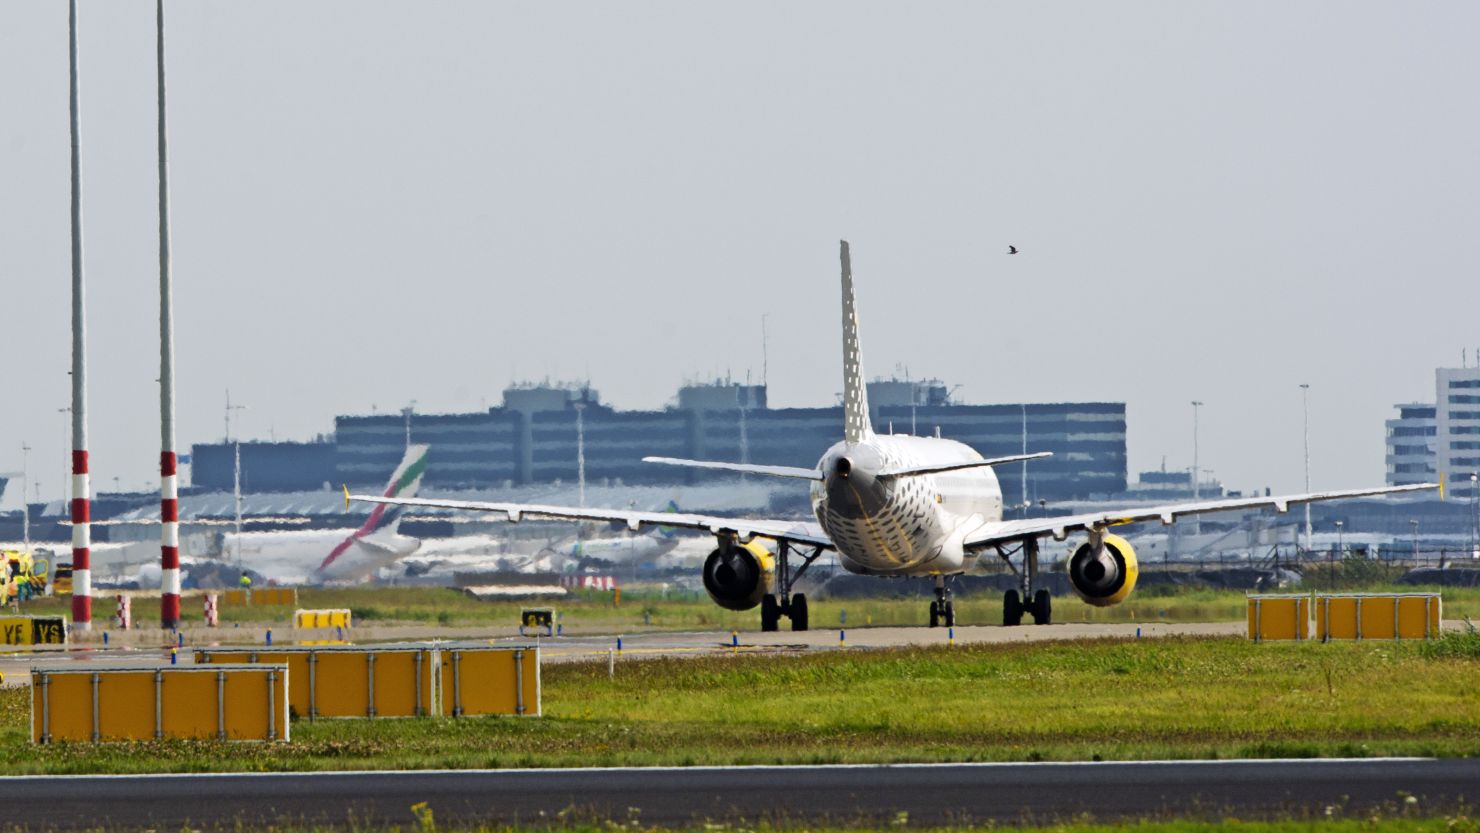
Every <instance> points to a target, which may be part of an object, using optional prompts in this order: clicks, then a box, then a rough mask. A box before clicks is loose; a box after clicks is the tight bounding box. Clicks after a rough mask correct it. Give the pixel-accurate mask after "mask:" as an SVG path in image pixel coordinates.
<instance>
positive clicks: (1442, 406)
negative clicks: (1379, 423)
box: [1386, 367, 1480, 498]
mask: <svg viewBox="0 0 1480 833" xmlns="http://www.w3.org/2000/svg"><path fill="white" fill-rule="evenodd" d="M1434 388H1435V398H1434V401H1433V402H1432V403H1425V402H1420V403H1406V404H1400V405H1396V406H1394V407H1396V408H1397V409H1398V418H1397V419H1390V420H1388V421H1387V425H1386V427H1387V432H1386V434H1387V449H1386V451H1387V455H1386V457H1387V482H1388V485H1391V486H1405V485H1408V484H1411V483H1432V482H1434V481H1435V480H1437V479H1438V478H1440V477H1442V478H1443V479H1444V481H1445V483H1447V484H1448V489H1449V493H1450V494H1451V495H1453V496H1455V497H1462V498H1469V497H1471V496H1472V493H1473V492H1474V491H1475V489H1476V486H1475V485H1474V484H1475V478H1476V476H1477V474H1480V368H1475V367H1463V368H1453V367H1441V368H1438V369H1436V370H1435V371H1434Z"/></svg>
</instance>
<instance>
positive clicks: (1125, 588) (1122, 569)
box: [1069, 535, 1140, 607]
mask: <svg viewBox="0 0 1480 833" xmlns="http://www.w3.org/2000/svg"><path fill="white" fill-rule="evenodd" d="M1139 573H1140V568H1139V566H1138V565H1137V564H1136V551H1135V550H1133V549H1131V545H1130V542H1129V541H1127V540H1125V539H1124V538H1122V537H1120V536H1119V535H1106V536H1105V539H1104V544H1103V545H1102V546H1101V547H1100V548H1099V549H1098V550H1097V549H1096V548H1095V546H1094V545H1093V544H1091V543H1088V542H1086V543H1085V544H1083V545H1081V546H1080V547H1079V549H1077V550H1075V551H1074V555H1073V556H1071V557H1070V558H1069V584H1070V585H1072V586H1073V587H1074V592H1075V593H1078V594H1079V598H1081V599H1083V600H1084V602H1085V604H1091V605H1094V606H1095V607H1109V606H1110V605H1113V604H1120V603H1121V602H1123V601H1125V597H1126V596H1129V595H1130V594H1131V590H1132V589H1134V588H1135V586H1136V576H1137V575H1138V574H1139Z"/></svg>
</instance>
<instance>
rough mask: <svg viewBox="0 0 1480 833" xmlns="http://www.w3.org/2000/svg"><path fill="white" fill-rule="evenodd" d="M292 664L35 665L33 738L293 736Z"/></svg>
mask: <svg viewBox="0 0 1480 833" xmlns="http://www.w3.org/2000/svg"><path fill="white" fill-rule="evenodd" d="M289 673H290V672H289V669H288V667H287V666H286V665H212V666H206V667H193V666H162V667H159V668H138V667H126V668H116V667H115V668H108V667H101V666H100V667H94V668H85V669H74V668H59V669H47V668H33V669H32V670H31V740H32V742H33V743H50V742H52V741H56V740H73V741H92V742H95V743H96V742H100V741H127V740H150V739H154V738H199V739H211V738H214V739H219V740H261V741H276V740H288V732H289V721H288V707H287V703H288V691H289V688H288V674H289Z"/></svg>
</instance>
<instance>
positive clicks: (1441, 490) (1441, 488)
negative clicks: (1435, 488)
mask: <svg viewBox="0 0 1480 833" xmlns="http://www.w3.org/2000/svg"><path fill="white" fill-rule="evenodd" d="M1444 492H1445V489H1444V472H1442V471H1441V472H1439V500H1441V501H1442V500H1444V499H1445V497H1444Z"/></svg>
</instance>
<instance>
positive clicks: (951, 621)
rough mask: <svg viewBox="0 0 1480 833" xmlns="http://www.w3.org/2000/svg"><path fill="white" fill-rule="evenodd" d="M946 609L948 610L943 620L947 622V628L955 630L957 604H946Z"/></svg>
mask: <svg viewBox="0 0 1480 833" xmlns="http://www.w3.org/2000/svg"><path fill="white" fill-rule="evenodd" d="M945 608H946V612H945V616H943V617H942V618H943V619H945V620H946V627H948V628H954V627H956V603H955V602H946V604H945Z"/></svg>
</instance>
